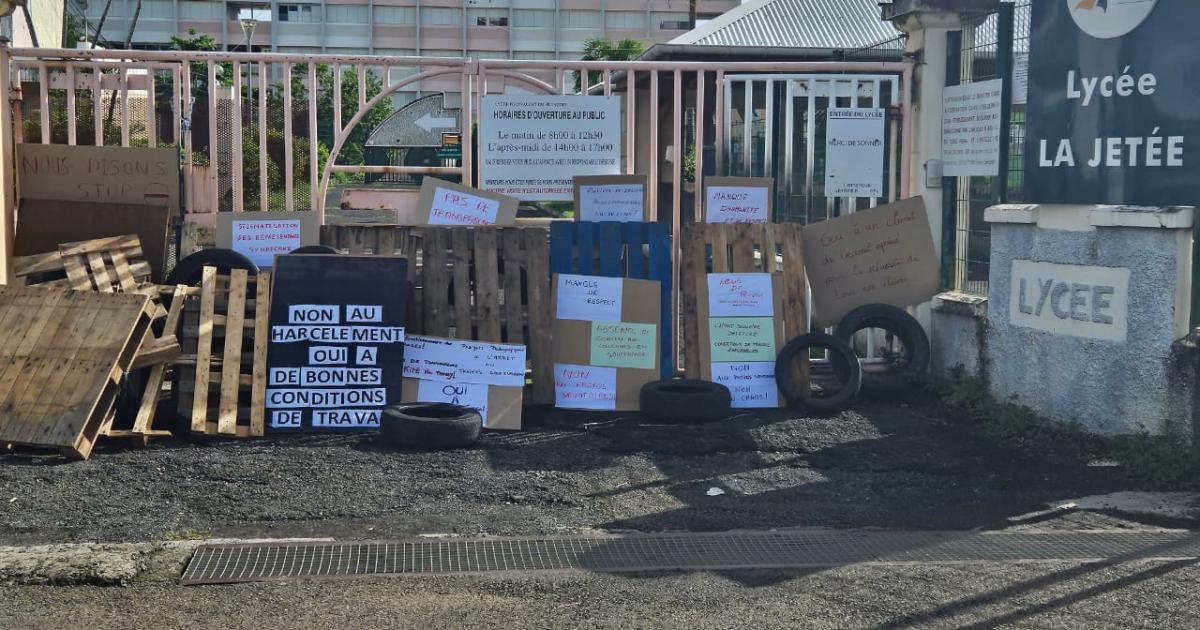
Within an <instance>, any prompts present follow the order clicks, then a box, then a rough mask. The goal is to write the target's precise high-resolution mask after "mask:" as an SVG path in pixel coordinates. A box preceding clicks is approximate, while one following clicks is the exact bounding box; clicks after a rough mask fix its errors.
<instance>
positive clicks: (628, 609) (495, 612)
mask: <svg viewBox="0 0 1200 630" xmlns="http://www.w3.org/2000/svg"><path fill="white" fill-rule="evenodd" d="M0 601H2V602H4V605H3V608H4V613H3V615H0V628H4V629H6V630H7V629H12V630H17V629H21V630H40V629H46V630H61V629H62V628H66V627H71V628H75V627H87V628H94V629H97V630H99V629H104V628H114V629H117V628H119V629H122V630H124V629H129V628H156V629H166V628H194V629H197V630H205V629H212V630H218V629H219V630H236V629H243V628H244V629H247V630H261V629H263V628H305V629H309V628H347V629H349V628H430V629H436V628H504V629H505V630H521V629H524V628H530V629H532V628H551V627H553V628H559V629H562V630H571V629H576V628H578V629H581V630H582V629H593V628H619V629H621V630H629V629H631V628H687V629H708V628H755V629H765V628H789V629H793V628H838V629H843V628H954V629H957V630H967V629H971V630H976V629H978V630H983V629H985V628H1038V629H1045V628H1082V629H1089V630H1096V629H1103V628H1113V629H1121V630H1129V629H1135V628H1146V629H1153V630H1162V629H1166V628H1180V629H1186V628H1195V627H1198V626H1200V567H1197V565H1196V563H1195V562H1193V561H1188V562H1139V563H1125V564H1118V565H1099V564H1084V565H1080V564H1067V563H1046V564H1022V565H1014V564H972V565H958V566H946V565H940V566H929V565H917V566H897V565H892V566H852V567H845V568H839V569H830V570H811V571H791V572H780V571H746V572H736V573H721V574H718V573H692V574H657V575H638V576H630V575H598V574H586V573H575V572H571V573H550V574H492V575H479V576H467V577H453V578H449V577H438V578H430V577H407V578H392V579H362V580H335V581H314V582H295V583H265V584H244V585H234V586H219V587H180V586H173V585H170V584H143V585H138V586H134V587H131V588H102V587H73V588H63V587H8V588H5V587H0Z"/></svg>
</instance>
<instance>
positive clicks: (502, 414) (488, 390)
mask: <svg viewBox="0 0 1200 630" xmlns="http://www.w3.org/2000/svg"><path fill="white" fill-rule="evenodd" d="M426 385H427V386H428V385H435V386H436V387H435V389H439V390H441V389H443V388H446V389H447V391H439V392H438V396H437V398H438V399H437V400H421V398H422V396H420V394H419V391H420V389H421V380H420V379H415V378H405V379H403V381H401V392H400V399H401V400H403V401H404V402H449V401H450V400H451V399H452V397H454V396H456V395H458V396H464V397H469V396H473V395H474V393H475V390H482V392H483V393H484V396H485V398H486V401H487V415H488V417H487V424H486V425H485V428H487V429H493V430H497V431H520V430H521V408H522V407H521V405H522V400H523V398H524V388H521V387H504V386H501V385H481V384H475V383H432V382H429V381H426ZM425 398H432V396H425ZM459 404H463V405H465V406H467V407H472V406H473V405H472V404H471V401H470V400H468V399H466V398H464V399H462V400H460V401H459Z"/></svg>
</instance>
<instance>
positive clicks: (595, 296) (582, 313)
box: [555, 274, 622, 322]
mask: <svg viewBox="0 0 1200 630" xmlns="http://www.w3.org/2000/svg"><path fill="white" fill-rule="evenodd" d="M621 291H622V279H621V278H606V277H603V276H577V275H570V274H560V275H559V276H558V310H557V312H556V315H555V316H556V317H557V318H558V319H579V320H584V321H589V322H619V321H621Z"/></svg>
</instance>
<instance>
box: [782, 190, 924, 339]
mask: <svg viewBox="0 0 1200 630" xmlns="http://www.w3.org/2000/svg"><path fill="white" fill-rule="evenodd" d="M803 238H804V266H805V271H807V273H808V278H809V282H810V283H811V286H812V298H813V310H814V311H815V312H814V322H813V324H814V326H815V327H825V326H833V325H835V324H837V322H838V320H840V319H841V318H842V316H844V315H845V314H846V313H849V312H850V311H851V310H853V309H855V308H857V307H859V306H862V305H863V304H891V305H893V306H899V307H905V306H911V305H914V304H920V303H922V302H924V301H926V300H928V299H929V298H930V297H932V296H933V295H934V294H935V293H937V291H938V261H937V255H936V254H935V252H934V249H933V235H932V233H931V232H930V228H929V217H928V215H927V214H926V212H925V203H924V201H922V199H921V198H920V197H913V198H911V199H905V200H903V201H898V202H896V203H890V204H887V205H884V206H879V207H877V208H872V209H870V210H860V211H858V212H855V213H854V214H848V215H846V216H842V217H838V218H836V219H830V220H828V221H820V222H817V223H814V224H812V225H807V226H805V227H804V231H803Z"/></svg>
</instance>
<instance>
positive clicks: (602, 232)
mask: <svg viewBox="0 0 1200 630" xmlns="http://www.w3.org/2000/svg"><path fill="white" fill-rule="evenodd" d="M595 236H596V244H597V246H598V247H599V249H600V251H599V258H600V267H599V269H600V275H602V276H608V277H610V278H621V277H624V276H625V273H624V272H625V270H624V269H622V268H621V254H622V253H623V252H622V251H621V250H622V249H623V248H622V246H621V224H620V223H611V222H604V223H597V224H596V229H595Z"/></svg>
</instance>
